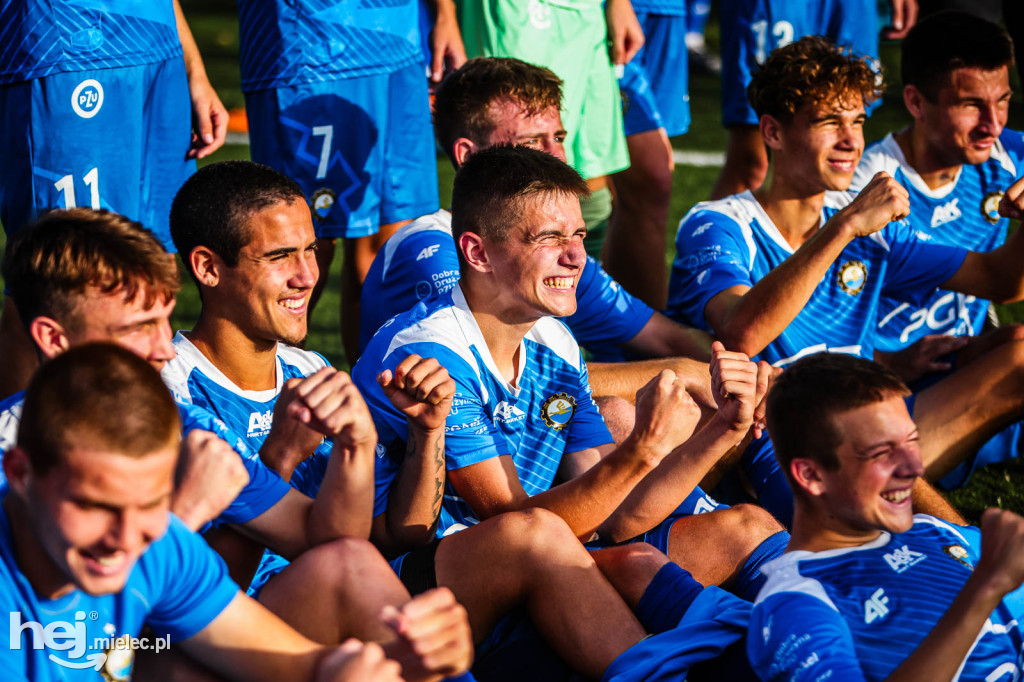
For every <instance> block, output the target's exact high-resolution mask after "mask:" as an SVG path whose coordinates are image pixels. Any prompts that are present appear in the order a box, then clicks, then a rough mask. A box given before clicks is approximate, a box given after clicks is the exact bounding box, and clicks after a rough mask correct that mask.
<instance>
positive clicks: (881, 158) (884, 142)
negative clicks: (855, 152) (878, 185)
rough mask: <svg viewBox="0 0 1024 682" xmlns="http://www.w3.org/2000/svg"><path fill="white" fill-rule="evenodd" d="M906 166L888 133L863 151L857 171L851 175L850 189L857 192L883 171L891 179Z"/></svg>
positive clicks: (897, 147)
mask: <svg viewBox="0 0 1024 682" xmlns="http://www.w3.org/2000/svg"><path fill="white" fill-rule="evenodd" d="M905 165H906V159H905V158H904V156H903V151H902V150H901V149H900V146H899V144H897V143H896V138H895V137H893V134H892V133H889V134H888V135H886V136H885V137H883V138H882V139H881V140H877V141H875V142H872V143H871V144H870V145H868V146H867V148H866V149H865V150H864V154H863V155H862V156H861V157H860V163H858V164H857V170H856V171H854V174H853V182H852V183H851V184H850V187H851V189H854V190H859V189H861V188H862V187H864V185H866V184H868V182H869V181H870V180H871V178H873V177H874V176H875V174H876V173H879V172H881V171H885V172H886V173H888V174H889V175H892V176H893V177H895V176H896V172H897V171H898V170H900V168H901V167H902V166H905Z"/></svg>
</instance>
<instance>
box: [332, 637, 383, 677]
mask: <svg viewBox="0 0 1024 682" xmlns="http://www.w3.org/2000/svg"><path fill="white" fill-rule="evenodd" d="M401 680H402V674H401V666H400V665H399V664H398V663H396V662H395V661H392V660H390V659H389V658H387V657H385V656H384V650H383V649H381V648H380V645H378V644H373V643H367V644H364V643H362V642H360V641H358V640H355V639H349V640H346V641H345V642H343V643H342V644H340V645H339V646H337V647H335V649H334V650H333V651H331V652H330V653H329V654H327V655H326V656H324V657H323V659H321V660H320V665H319V666H317V674H316V682H401Z"/></svg>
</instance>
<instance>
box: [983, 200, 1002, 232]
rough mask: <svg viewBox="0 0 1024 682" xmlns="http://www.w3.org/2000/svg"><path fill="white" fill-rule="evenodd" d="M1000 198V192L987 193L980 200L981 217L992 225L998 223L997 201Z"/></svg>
mask: <svg viewBox="0 0 1024 682" xmlns="http://www.w3.org/2000/svg"><path fill="white" fill-rule="evenodd" d="M1002 198H1003V193H1002V192H989V193H988V194H986V195H985V198H984V199H982V200H981V215H983V216H985V220H987V221H989V222H990V223H992V224H993V225H995V224H996V223H998V222H999V201H1000V200H1001V199H1002Z"/></svg>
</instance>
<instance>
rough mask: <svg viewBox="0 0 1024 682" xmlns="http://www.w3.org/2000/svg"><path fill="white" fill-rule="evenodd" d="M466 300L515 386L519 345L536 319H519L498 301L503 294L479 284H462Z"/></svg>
mask: <svg viewBox="0 0 1024 682" xmlns="http://www.w3.org/2000/svg"><path fill="white" fill-rule="evenodd" d="M462 292H463V294H464V295H465V296H466V303H467V304H468V305H469V310H470V312H471V313H473V319H474V320H476V324H477V326H478V327H479V328H480V334H481V335H482V336H483V337H484V342H485V343H486V344H487V350H488V351H489V352H490V354H491V358H492V359H493V360H494V364H495V365H496V366H497V368H498V371H499V372H501V375H502V376H503V377H504V378H505V381H507V382H509V383H510V384H513V385H515V383H516V380H517V377H518V376H519V363H520V360H521V358H520V357H519V346H520V345H521V344H522V342H523V337H524V336H526V334H527V333H528V332H529V331H530V329H532V328H533V325H534V324H536V322H537V321H536V320H529V321H527V320H515V319H514V316H512V315H510V314H509V311H507V310H505V309H504V308H503V307H502V306H501V305H500V304H499V303H498V302H499V301H500V297H499V296H495V295H491V293H489V292H487V291H486V290H485V291H483V292H481V291H479V290H477V287H462Z"/></svg>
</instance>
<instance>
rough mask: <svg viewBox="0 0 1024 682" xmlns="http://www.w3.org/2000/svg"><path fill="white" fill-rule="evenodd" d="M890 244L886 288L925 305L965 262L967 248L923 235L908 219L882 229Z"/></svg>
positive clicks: (891, 292) (901, 297)
mask: <svg viewBox="0 0 1024 682" xmlns="http://www.w3.org/2000/svg"><path fill="white" fill-rule="evenodd" d="M881 235H882V238H883V239H884V240H885V241H886V243H887V244H888V246H889V259H888V260H889V269H888V272H887V273H886V276H885V287H884V291H885V293H886V294H888V295H889V296H892V297H893V298H898V299H900V300H905V301H909V302H911V303H913V304H915V305H923V304H924V302H925V301H926V300H927V298H928V297H929V296H930V295H931V294H932V292H933V291H934V290H935V288H936V287H938V286H940V285H941V284H942V283H943V282H945V281H946V280H948V279H949V278H950V277H952V276H953V275H954V274H956V271H957V270H959V269H960V266H961V265H963V262H964V258H965V257H966V256H967V249H964V248H961V247H959V246H946V245H944V244H937V243H935V242H933V241H931V240H930V239H921V238H920V237H919V236H918V234H917V233H916V232H915V231H914V230H913V228H912V227H911V226H910V223H909V222H908V221H906V220H900V221H897V222H895V223H892V224H890V225H889V226H888V227H886V228H885V229H883V230H882V232H881Z"/></svg>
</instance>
